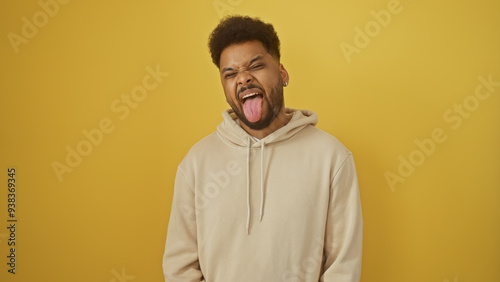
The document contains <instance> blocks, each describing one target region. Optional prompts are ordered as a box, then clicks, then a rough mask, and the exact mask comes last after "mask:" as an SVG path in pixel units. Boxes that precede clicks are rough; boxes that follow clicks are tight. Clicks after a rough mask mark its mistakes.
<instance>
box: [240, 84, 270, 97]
mask: <svg viewBox="0 0 500 282" xmlns="http://www.w3.org/2000/svg"><path fill="white" fill-rule="evenodd" d="M252 88H257V89H259V90H260V91H262V92H265V91H264V89H263V88H262V87H260V86H258V85H255V84H248V85H247V86H242V87H241V88H240V90H238V96H240V94H241V92H243V91H246V90H248V89H252Z"/></svg>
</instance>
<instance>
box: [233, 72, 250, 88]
mask: <svg viewBox="0 0 500 282" xmlns="http://www.w3.org/2000/svg"><path fill="white" fill-rule="evenodd" d="M252 80H253V76H252V75H251V74H250V73H249V72H248V71H242V72H240V73H239V74H238V80H237V81H238V84H239V85H245V84H248V83H250V82H252Z"/></svg>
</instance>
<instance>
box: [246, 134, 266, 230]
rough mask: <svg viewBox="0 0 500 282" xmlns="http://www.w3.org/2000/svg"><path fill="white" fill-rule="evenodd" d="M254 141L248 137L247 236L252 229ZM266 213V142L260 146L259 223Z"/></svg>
mask: <svg viewBox="0 0 500 282" xmlns="http://www.w3.org/2000/svg"><path fill="white" fill-rule="evenodd" d="M251 145H252V141H251V139H250V137H248V147H247V226H246V231H247V235H248V234H249V229H250V147H251ZM263 211H264V141H262V143H261V146H260V214H259V221H262V215H263Z"/></svg>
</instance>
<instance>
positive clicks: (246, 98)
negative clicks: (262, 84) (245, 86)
mask: <svg viewBox="0 0 500 282" xmlns="http://www.w3.org/2000/svg"><path fill="white" fill-rule="evenodd" d="M240 99H241V103H242V104H243V113H244V114H245V117H246V118H247V120H248V121H250V122H257V121H259V120H260V118H261V116H262V100H263V99H264V95H263V94H262V93H261V92H260V91H257V90H254V89H252V90H246V91H244V92H243V93H241V94H240Z"/></svg>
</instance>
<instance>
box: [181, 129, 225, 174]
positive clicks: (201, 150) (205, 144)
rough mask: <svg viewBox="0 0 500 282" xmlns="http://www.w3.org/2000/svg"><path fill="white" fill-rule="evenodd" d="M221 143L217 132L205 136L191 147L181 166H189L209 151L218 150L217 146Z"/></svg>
mask: <svg viewBox="0 0 500 282" xmlns="http://www.w3.org/2000/svg"><path fill="white" fill-rule="evenodd" d="M220 143H221V142H220V138H219V137H218V136H217V133H216V132H213V133H211V134H209V135H207V136H205V137H204V138H202V139H200V140H199V141H198V142H196V143H195V144H194V145H193V146H192V147H191V148H190V149H189V151H188V152H187V154H186V155H185V156H184V159H183V160H182V162H181V163H180V165H179V167H184V166H187V165H189V164H192V163H193V162H196V161H197V160H199V159H200V158H203V157H205V156H206V155H207V154H208V153H209V152H213V151H214V150H216V148H217V147H219V146H220V145H221V144H220Z"/></svg>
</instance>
